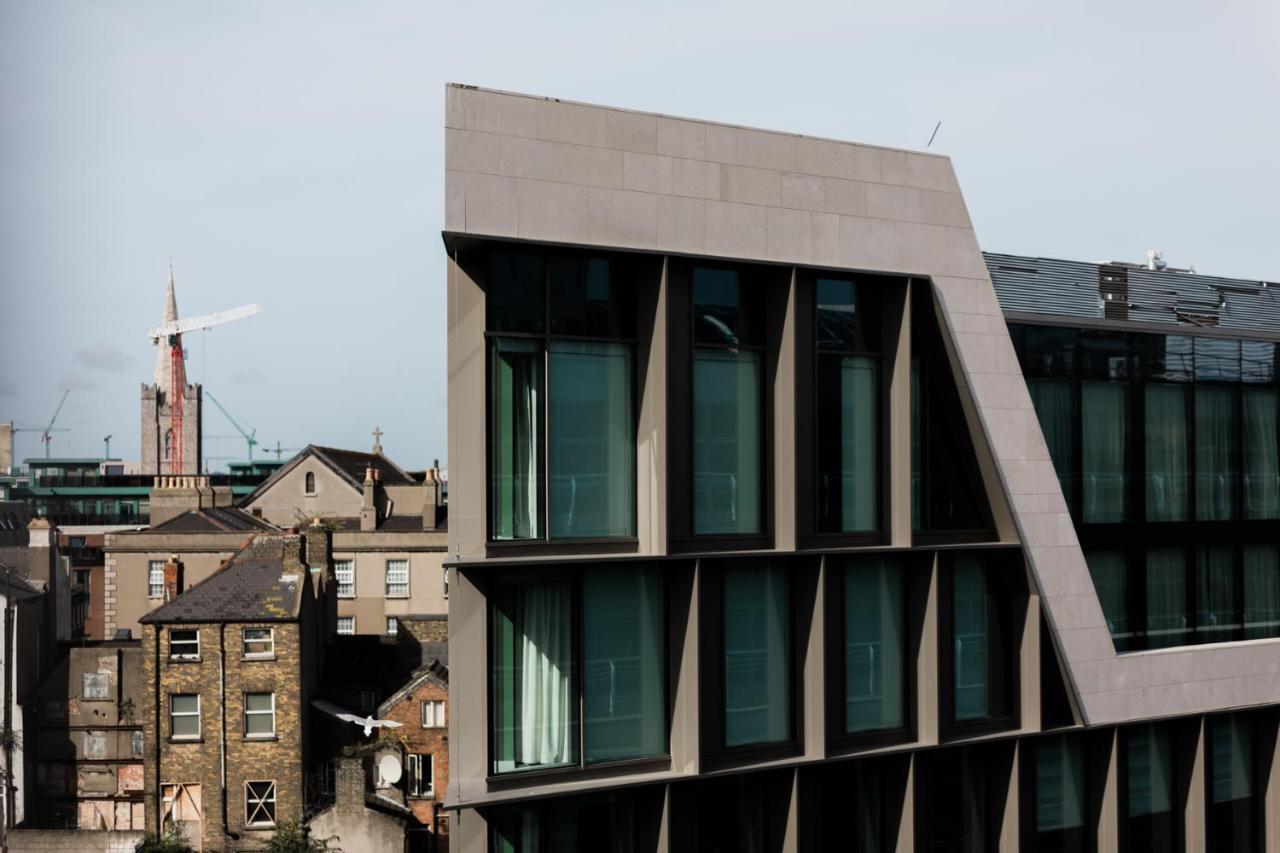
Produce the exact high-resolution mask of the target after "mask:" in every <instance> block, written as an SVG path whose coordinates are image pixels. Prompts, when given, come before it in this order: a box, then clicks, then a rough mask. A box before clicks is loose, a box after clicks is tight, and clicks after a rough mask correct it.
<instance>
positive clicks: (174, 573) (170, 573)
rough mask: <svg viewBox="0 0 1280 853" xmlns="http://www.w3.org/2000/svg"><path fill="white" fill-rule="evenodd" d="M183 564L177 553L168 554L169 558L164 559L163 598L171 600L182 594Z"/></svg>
mask: <svg viewBox="0 0 1280 853" xmlns="http://www.w3.org/2000/svg"><path fill="white" fill-rule="evenodd" d="M182 575H183V566H182V561H181V560H179V559H178V555H177V554H171V555H169V559H167V560H165V561H164V600H165V601H173V600H174V599H175V598H177V597H178V596H180V595H182V590H183V585H182V583H183V579H182Z"/></svg>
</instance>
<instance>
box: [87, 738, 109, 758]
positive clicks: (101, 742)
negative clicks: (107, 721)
mask: <svg viewBox="0 0 1280 853" xmlns="http://www.w3.org/2000/svg"><path fill="white" fill-rule="evenodd" d="M84 757H85V758H106V757H107V733H106V732H85V733H84Z"/></svg>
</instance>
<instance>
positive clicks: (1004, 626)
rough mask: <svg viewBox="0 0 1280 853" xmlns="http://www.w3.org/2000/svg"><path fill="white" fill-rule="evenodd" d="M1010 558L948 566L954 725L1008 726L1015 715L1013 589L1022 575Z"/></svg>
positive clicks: (957, 558) (952, 561)
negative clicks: (1019, 574) (1012, 568)
mask: <svg viewBox="0 0 1280 853" xmlns="http://www.w3.org/2000/svg"><path fill="white" fill-rule="evenodd" d="M1011 565H1012V564H1011V563H1010V562H1009V561H1008V560H1007V559H1004V555H1001V554H998V553H993V552H986V553H983V552H973V553H956V554H955V555H953V556H951V557H949V558H948V564H947V566H946V571H947V573H948V574H947V576H946V581H947V587H945V590H946V592H945V595H946V596H947V598H949V600H947V599H946V598H944V600H947V604H946V605H945V606H947V607H948V611H949V612H948V613H947V614H946V617H947V622H946V624H945V625H944V630H943V631H942V632H941V639H942V642H944V643H945V644H946V645H945V646H944V647H943V655H944V667H945V668H944V672H945V675H946V678H947V679H948V680H949V681H950V684H949V685H946V686H944V687H943V689H944V690H947V691H948V695H949V700H950V702H949V704H950V708H949V709H946V710H948V711H949V712H950V716H949V717H946V718H945V719H944V722H945V723H946V724H948V725H966V724H967V725H975V724H984V725H986V726H992V725H1004V724H1007V723H1009V722H1010V721H1011V718H1012V717H1013V715H1014V710H1015V708H1014V705H1013V694H1014V689H1013V679H1014V672H1015V669H1014V666H1013V661H1014V656H1015V655H1016V650H1015V649H1014V647H1013V643H1014V635H1013V633H1012V631H1011V630H1010V627H1011V625H1012V621H1013V612H1012V611H1013V589H1012V585H1013V584H1015V583H1016V579H1015V575H1016V572H1015V571H1013V570H1011Z"/></svg>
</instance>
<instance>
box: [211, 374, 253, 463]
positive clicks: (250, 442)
mask: <svg viewBox="0 0 1280 853" xmlns="http://www.w3.org/2000/svg"><path fill="white" fill-rule="evenodd" d="M205 396H206V397H208V398H209V399H210V400H212V401H213V404H214V405H215V406H217V407H218V411H220V412H222V414H223V415H225V416H226V418H227V420H229V421H231V425H232V426H233V427H235V428H236V432H238V433H240V435H241V436H243V437H244V440H245V444H247V445H248V446H249V461H250V462H252V461H253V446H254V445H255V444H257V443H258V439H256V438H254V436H256V435H257V434H258V430H257V429H255V428H254V427H252V426H250V427H249V431H248V432H245V431H244V427H242V426H240V424H238V423H236V419H235V418H233V417H231V413H230V412H228V411H227V408H226V406H224V405H222V403H220V402H218V398H217V397H215V396H213V392H212V391H206V392H205Z"/></svg>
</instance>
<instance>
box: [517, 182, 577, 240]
mask: <svg viewBox="0 0 1280 853" xmlns="http://www.w3.org/2000/svg"><path fill="white" fill-rule="evenodd" d="M516 205H517V221H518V222H519V226H520V227H519V235H520V236H521V237H523V238H526V239H529V240H557V241H562V242H566V243H590V242H591V188H590V187H580V186H575V185H571V184H560V183H552V182H550V181H529V180H518V181H516Z"/></svg>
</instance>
